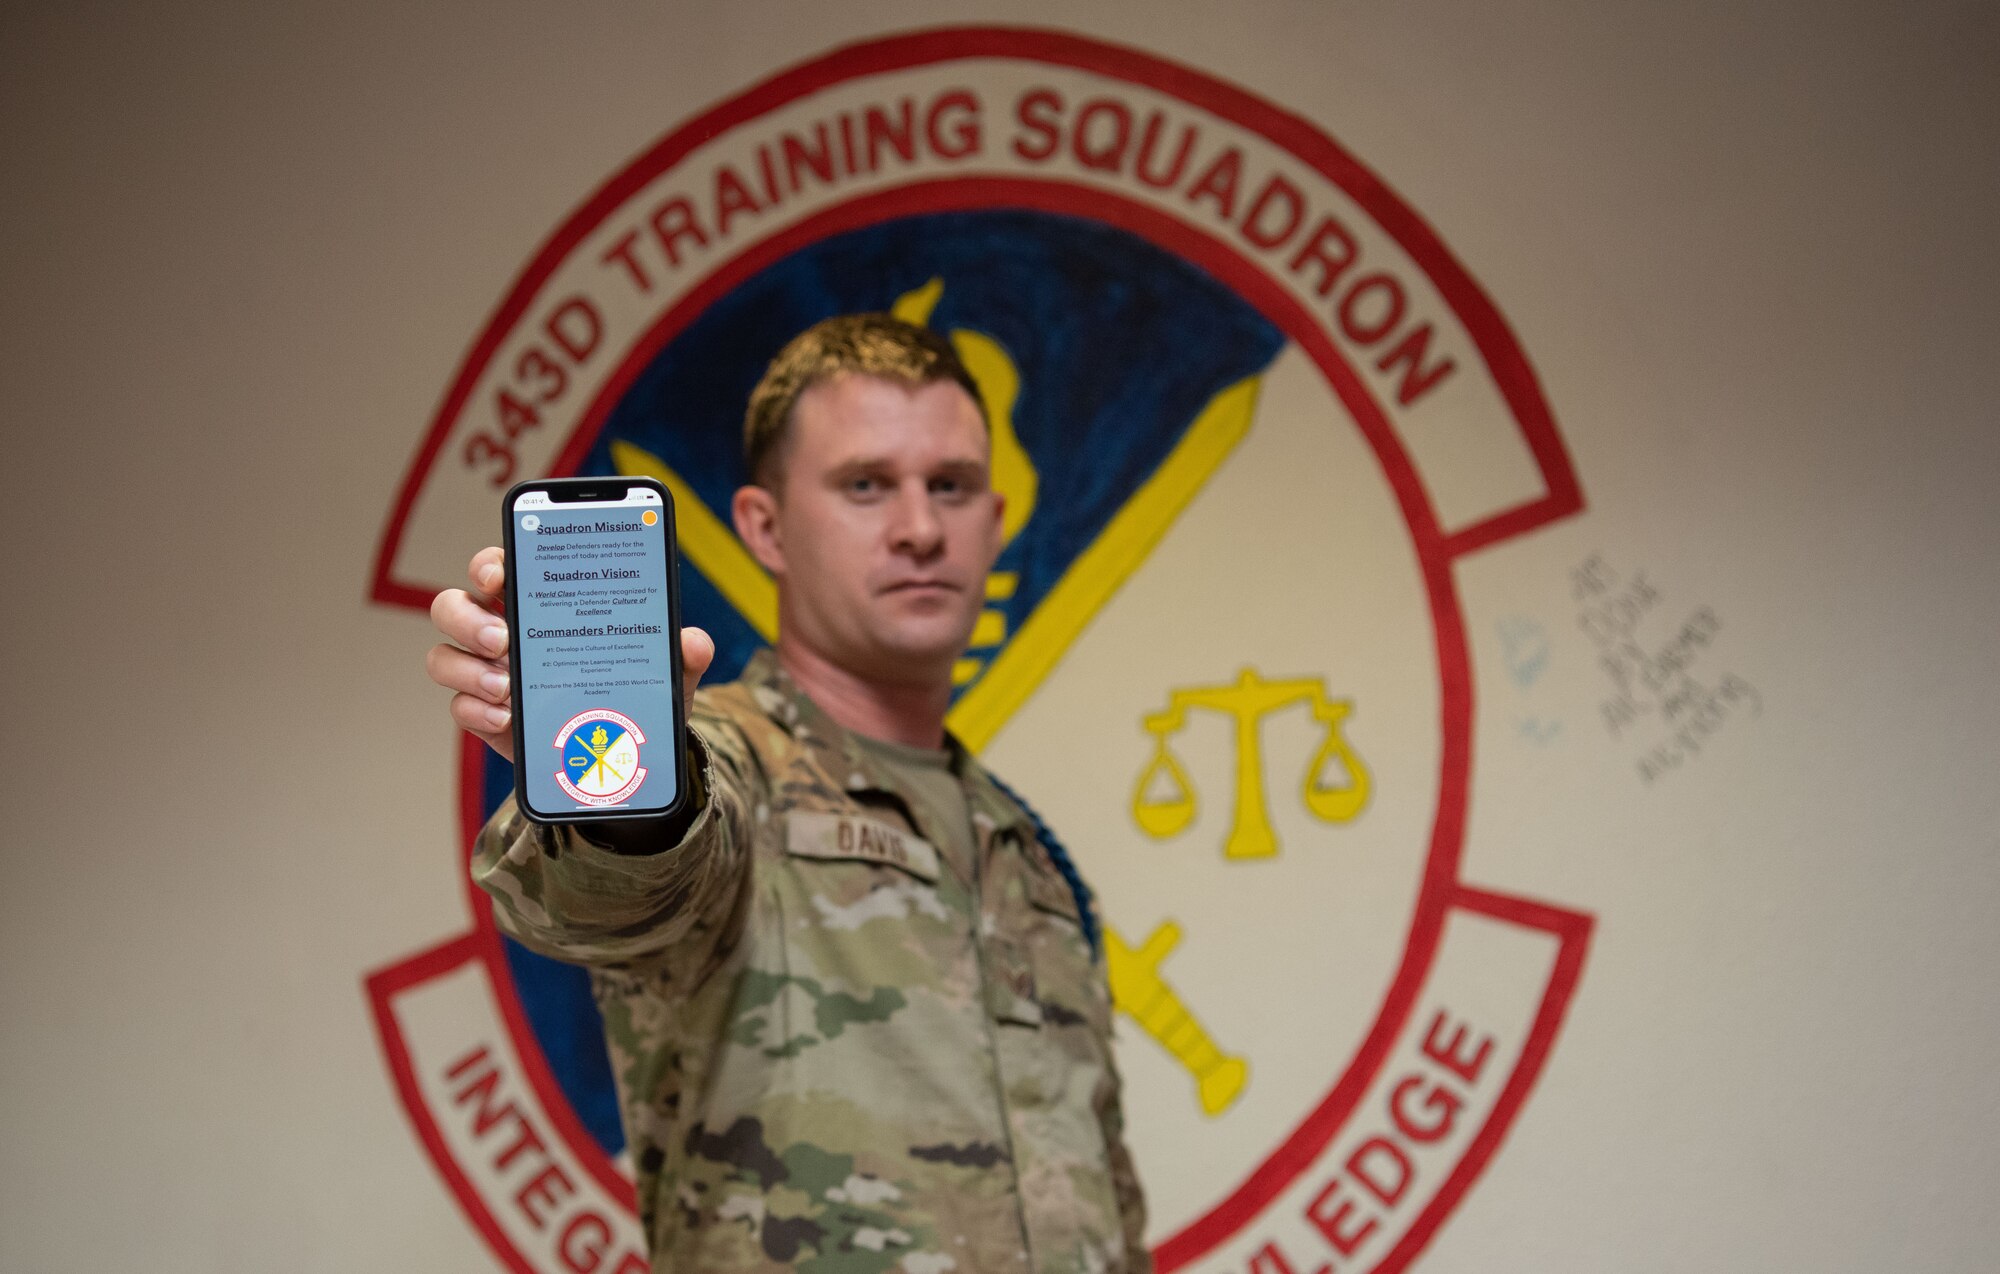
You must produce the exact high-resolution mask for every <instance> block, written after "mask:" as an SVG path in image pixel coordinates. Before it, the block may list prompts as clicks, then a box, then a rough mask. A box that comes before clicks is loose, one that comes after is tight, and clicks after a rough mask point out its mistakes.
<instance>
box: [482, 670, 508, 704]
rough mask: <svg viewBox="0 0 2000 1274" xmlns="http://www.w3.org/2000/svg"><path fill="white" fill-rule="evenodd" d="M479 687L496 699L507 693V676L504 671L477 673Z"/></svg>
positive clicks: (489, 696)
mask: <svg viewBox="0 0 2000 1274" xmlns="http://www.w3.org/2000/svg"><path fill="white" fill-rule="evenodd" d="M479 688H480V689H481V690H484V691H485V692H486V695H487V697H488V698H490V699H498V698H500V697H501V696H502V695H504V694H506V693H507V677H506V674H504V673H498V672H485V673H481V674H480V675H479Z"/></svg>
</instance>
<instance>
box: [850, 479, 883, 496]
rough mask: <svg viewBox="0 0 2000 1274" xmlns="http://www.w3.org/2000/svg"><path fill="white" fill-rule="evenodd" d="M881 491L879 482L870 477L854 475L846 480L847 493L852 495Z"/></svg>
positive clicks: (866, 494)
mask: <svg viewBox="0 0 2000 1274" xmlns="http://www.w3.org/2000/svg"><path fill="white" fill-rule="evenodd" d="M881 491H882V484H881V482H879V481H877V480H876V479H874V478H871V477H866V476H862V477H854V478H849V479H848V480H847V494H849V495H852V496H872V495H879V494H881Z"/></svg>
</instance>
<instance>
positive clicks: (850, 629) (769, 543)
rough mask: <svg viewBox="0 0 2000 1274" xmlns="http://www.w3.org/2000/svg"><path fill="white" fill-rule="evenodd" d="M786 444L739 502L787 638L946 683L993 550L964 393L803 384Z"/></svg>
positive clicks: (991, 513) (889, 384)
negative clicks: (776, 475) (764, 482)
mask: <svg viewBox="0 0 2000 1274" xmlns="http://www.w3.org/2000/svg"><path fill="white" fill-rule="evenodd" d="M783 448H784V450H783V453H782V455H781V457H780V463H781V465H782V468H783V476H782V477H781V478H780V479H779V481H778V490H777V491H776V493H775V495H772V494H770V493H764V492H762V491H760V490H759V489H757V488H745V489H744V491H743V492H741V493H739V494H738V498H737V506H736V518H737V530H738V532H739V533H740V534H742V536H743V538H744V540H745V542H746V543H748V544H749V546H750V548H751V551H752V552H753V553H755V554H756V556H757V558H758V559H759V560H760V561H762V562H763V563H764V565H765V567H766V568H768V569H769V570H770V571H771V573H772V575H773V576H775V577H776V578H777V581H778V595H779V622H780V625H781V628H782V634H783V640H784V641H786V642H787V643H792V642H796V643H799V644H801V645H803V646H805V647H807V648H808V649H809V650H811V651H812V652H813V653H815V654H817V655H818V656H820V657H821V658H824V659H826V660H828V661H829V662H831V663H833V664H834V665H836V666H838V667H840V668H842V669H844V670H845V671H847V672H849V673H851V674H853V675H855V676H857V677H861V678H864V679H867V680H870V681H877V682H882V683H887V684H899V685H936V684H940V683H941V684H946V685H948V684H949V682H950V677H951V666H952V663H953V661H954V660H956V659H957V658H958V657H959V656H960V655H961V654H963V653H964V651H965V643H966V641H967V640H968V639H969V638H970V637H971V635H972V627H973V624H974V622H975V621H977V619H978V618H979V612H980V610H981V608H982V607H983V606H984V604H985V597H986V592H985V589H986V575H987V572H988V571H990V570H991V569H992V567H993V562H994V559H995V558H997V557H998V556H999V553H1000V512H1001V497H1000V495H999V494H998V493H997V492H995V491H994V490H993V488H992V484H991V479H990V474H989V470H988V466H987V452H988V446H987V437H986V425H985V422H984V421H983V420H982V419H981V417H980V414H979V408H978V405H977V404H975V403H974V402H973V400H972V396H971V395H969V394H967V393H966V392H965V390H964V389H962V388H960V387H959V386H958V385H957V384H954V383H953V382H951V381H939V382H934V383H932V384H928V385H923V386H920V387H917V388H914V389H913V388H909V387H907V386H904V385H902V384H899V383H897V382H895V381H888V380H879V379H876V378H875V377H872V376H861V375H854V374H848V375H843V376H838V377H835V378H833V379H831V380H827V381H822V382H820V383H818V384H816V385H814V386H812V387H811V388H809V389H807V390H806V391H805V393H803V394H801V395H800V396H799V400H798V403H797V405H796V406H795V408H794V411H793V416H792V422H791V428H790V436H789V437H788V438H787V439H786V441H785V443H784V444H783ZM746 501H747V504H746Z"/></svg>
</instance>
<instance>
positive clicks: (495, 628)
mask: <svg viewBox="0 0 2000 1274" xmlns="http://www.w3.org/2000/svg"><path fill="white" fill-rule="evenodd" d="M479 641H480V644H481V645H483V646H485V647H486V649H488V650H490V651H492V652H493V653H494V654H496V655H497V654H499V653H500V652H501V651H503V650H505V649H507V626H506V625H505V624H488V625H487V626H486V627H484V628H482V629H480V630H479Z"/></svg>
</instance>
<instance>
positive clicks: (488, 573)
mask: <svg viewBox="0 0 2000 1274" xmlns="http://www.w3.org/2000/svg"><path fill="white" fill-rule="evenodd" d="M662 507H663V508H670V507H671V506H670V505H665V504H664V503H663V505H662ZM668 538H669V544H670V543H671V533H670V532H669V534H668ZM668 551H669V552H671V548H670V547H669V549H668ZM507 566H508V562H507V560H506V556H505V554H504V552H503V551H502V550H501V549H499V548H497V547H494V548H486V549H481V550H480V551H479V552H478V553H476V554H475V555H474V556H473V558H472V561H471V562H470V563H469V565H468V567H467V575H468V577H469V579H470V581H471V587H470V588H469V589H456V588H452V589H445V590H443V591H442V592H440V593H439V594H438V595H437V597H436V598H435V599H434V600H433V602H432V604H431V622H432V624H433V625H434V626H435V627H436V628H437V630H438V632H439V634H440V635H441V636H442V637H444V639H445V640H444V642H443V643H441V644H439V645H437V646H434V647H432V648H431V650H430V651H429V653H428V655H427V656H426V660H425V666H426V669H427V671H428V673H429V675H430V678H431V680H432V681H434V682H436V683H437V684H438V685H440V686H443V687H444V688H445V689H447V690H451V691H454V692H455V693H454V694H453V696H452V699H451V704H450V712H451V717H452V720H453V722H454V723H456V724H457V725H458V726H459V727H460V728H461V729H464V730H466V731H467V732H468V733H471V734H473V735H474V736H476V737H478V738H479V739H481V740H483V741H484V742H485V743H486V744H487V745H488V746H490V747H492V748H493V750H494V751H495V752H498V753H499V754H500V755H501V756H504V757H506V758H507V759H509V760H513V759H514V756H515V747H514V738H515V730H514V718H513V712H512V708H513V706H514V696H513V689H512V673H511V671H510V668H509V663H510V660H509V651H510V646H511V643H510V642H509V640H508V639H509V625H508V624H507V623H506V622H505V620H504V619H503V618H502V613H501V612H502V611H503V606H502V602H501V596H502V593H503V591H504V590H505V588H506V585H507V582H508V581H507V578H506V577H507V574H508V572H507ZM679 651H680V669H681V674H680V687H679V689H680V707H681V710H682V714H683V715H682V718H681V719H682V720H683V721H685V714H686V712H687V710H688V707H689V705H690V703H691V701H692V700H693V697H694V691H695V687H696V686H697V685H699V684H700V682H701V678H702V675H703V674H704V673H706V672H707V671H708V667H709V663H710V662H711V661H712V660H713V658H714V656H715V643H714V642H713V640H711V639H710V637H709V635H708V634H707V633H706V632H704V631H702V630H701V629H699V628H683V629H682V630H681V632H680V640H679ZM647 750H648V751H650V748H649V749H647ZM639 812H640V813H641V814H644V813H645V812H646V811H644V810H641V811H639ZM612 816H613V817H620V816H629V815H620V814H615V813H614V814H613V815H612Z"/></svg>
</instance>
